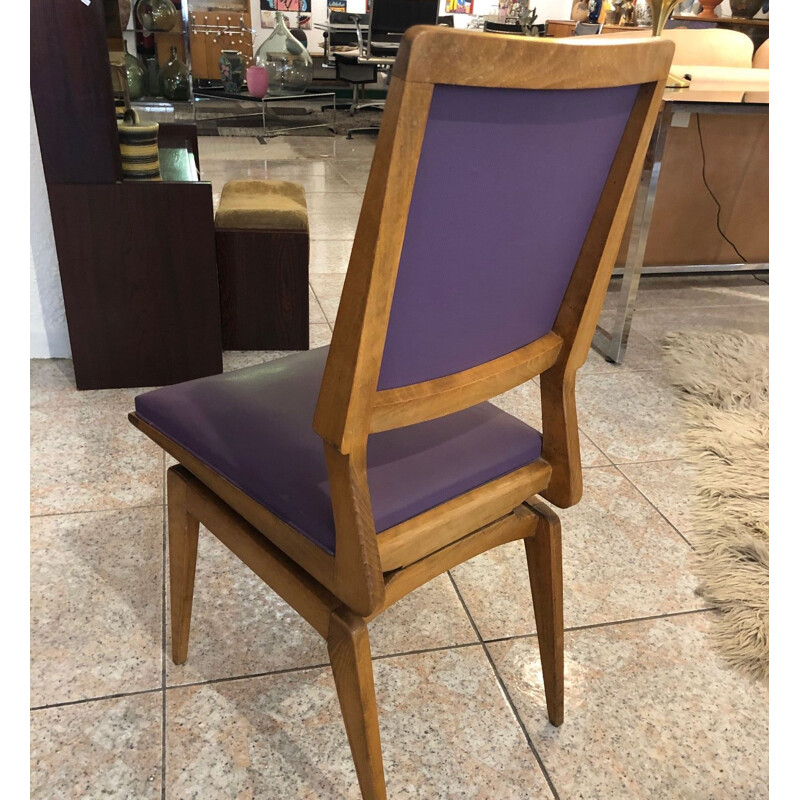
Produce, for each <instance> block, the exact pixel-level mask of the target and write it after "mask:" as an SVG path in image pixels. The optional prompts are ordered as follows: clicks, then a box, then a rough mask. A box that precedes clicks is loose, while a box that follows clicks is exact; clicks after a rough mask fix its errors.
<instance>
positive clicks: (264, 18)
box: [261, 10, 276, 28]
mask: <svg viewBox="0 0 800 800" xmlns="http://www.w3.org/2000/svg"><path fill="white" fill-rule="evenodd" d="M275 22H276V20H275V12H274V11H263V10H262V12H261V27H262V28H274V27H275Z"/></svg>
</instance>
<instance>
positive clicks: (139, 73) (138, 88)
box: [122, 40, 146, 100]
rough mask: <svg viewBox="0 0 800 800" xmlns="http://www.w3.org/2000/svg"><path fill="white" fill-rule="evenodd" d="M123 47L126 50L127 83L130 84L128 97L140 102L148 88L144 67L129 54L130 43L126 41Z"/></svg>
mask: <svg viewBox="0 0 800 800" xmlns="http://www.w3.org/2000/svg"><path fill="white" fill-rule="evenodd" d="M122 46H123V47H124V49H125V82H126V83H127V84H128V97H130V99H131V100H140V99H141V98H142V97H143V96H144V94H145V87H146V80H145V69H144V65H143V64H142V62H141V61H139V59H138V58H136V56H134V55H132V54H131V53H129V52H128V43H127V42H126V41H125V40H123V42H122Z"/></svg>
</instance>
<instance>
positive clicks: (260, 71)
mask: <svg viewBox="0 0 800 800" xmlns="http://www.w3.org/2000/svg"><path fill="white" fill-rule="evenodd" d="M268 83H269V81H268V80H267V70H266V69H265V68H264V67H259V66H252V67H248V68H247V91H248V92H250V94H251V95H253V97H263V96H264V95H265V94H266V93H267V86H268Z"/></svg>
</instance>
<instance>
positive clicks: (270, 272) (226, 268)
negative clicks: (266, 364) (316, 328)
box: [217, 229, 309, 350]
mask: <svg viewBox="0 0 800 800" xmlns="http://www.w3.org/2000/svg"><path fill="white" fill-rule="evenodd" d="M308 259H309V238H308V231H276V230H220V229H217V268H218V270H219V294H220V310H221V315H222V348H223V349H224V350H308V344H309V343H308Z"/></svg>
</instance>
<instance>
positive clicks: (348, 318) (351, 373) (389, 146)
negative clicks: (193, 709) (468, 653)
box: [130, 27, 674, 800]
mask: <svg viewBox="0 0 800 800" xmlns="http://www.w3.org/2000/svg"><path fill="white" fill-rule="evenodd" d="M673 47H674V46H673V45H672V43H670V42H667V41H664V40H647V41H637V42H631V43H626V44H614V43H613V42H611V41H609V43H608V45H601V44H599V43H598V44H596V45H595V46H592V47H581V46H576V45H574V44H572V43H571V42H570V41H569V40H566V41H558V42H556V41H552V40H546V39H545V40H536V39H533V40H529V39H526V38H521V37H514V36H498V35H491V34H476V33H472V32H467V31H459V30H451V29H445V28H437V27H418V28H412V29H411V30H410V31H408V32H407V34H406V37H405V39H404V43H403V45H402V47H401V50H400V52H399V54H398V58H397V62H396V64H395V70H394V77H393V81H392V85H391V89H390V92H389V96H388V98H387V105H386V111H385V123H384V125H383V129H382V131H381V134H380V137H379V139H378V143H377V148H376V151H375V156H374V160H373V164H372V169H371V172H370V176H369V181H368V185H367V190H366V194H365V197H364V203H363V207H362V212H361V216H360V219H359V223H358V228H357V232H356V236H355V241H354V244H353V250H352V255H351V259H350V265H349V269H348V272H347V277H346V280H345V285H344V290H343V293H342V300H341V304H340V307H339V313H338V315H337V321H336V326H335V331H334V334H333V340H332V343H331V347H330V352H329V355H328V360H327V363H326V366H325V372H324V376H323V382H322V387H321V390H320V395H319V400H318V403H317V409H316V415H315V418H314V429H315V431H316V432H317V433H318V434H319V435H320V436H321V437H322V439H323V440H324V443H325V453H326V462H327V467H328V473H329V480H330V492H331V500H332V505H333V512H334V521H335V526H336V552H335V555H333V556H331V555H328V554H327V553H325V552H323V551H322V550H321V549H319V548H318V547H316V546H315V545H313V544H312V543H311V542H310V541H309V540H308V539H306V538H305V537H303V536H302V535H300V534H299V533H298V532H297V531H295V530H294V529H293V528H292V527H291V526H289V525H288V524H286V523H285V522H283V521H281V520H280V519H278V518H277V517H275V516H274V515H273V514H271V513H270V512H269V511H268V510H267V509H266V508H264V507H263V506H261V505H260V504H259V503H257V502H256V501H254V500H253V499H251V498H250V497H248V496H247V495H245V494H244V493H242V492H241V491H240V490H239V489H237V488H236V487H235V486H234V485H233V484H231V483H230V482H229V481H227V480H226V479H225V478H224V477H222V476H221V475H219V474H218V473H216V472H214V471H213V470H212V469H210V468H209V467H208V466H206V465H205V464H204V463H202V462H201V461H199V460H198V459H197V458H195V457H194V456H193V455H192V454H191V453H189V452H188V451H187V450H185V449H184V448H182V447H181V446H179V445H178V444H177V443H176V442H174V441H172V440H171V439H169V438H168V437H166V436H164V435H163V434H161V433H160V432H159V431H157V430H156V429H155V428H153V427H152V426H150V425H148V424H147V423H146V422H145V421H144V420H142V419H140V418H139V417H137V416H136V414H131V415H130V419H131V422H132V423H133V424H134V425H136V426H137V427H138V428H139V429H140V430H142V431H143V432H144V433H146V434H147V435H148V436H149V437H150V438H151V439H153V440H154V441H155V442H156V443H158V444H159V445H161V446H162V447H163V448H164V449H165V450H166V451H167V452H169V453H170V454H171V455H172V456H174V457H175V458H176V459H177V460H178V461H179V462H180V465H179V466H175V467H172V468H171V469H170V470H169V472H168V478H167V491H168V514H169V548H170V597H171V625H172V655H173V660H174V661H175V662H176V663H182V662H183V661H184V660H185V659H186V657H187V653H188V639H189V625H190V618H191V608H192V593H193V587H194V574H195V563H196V558H197V539H198V529H199V524H200V523H201V522H202V523H203V524H204V525H205V526H206V527H207V528H208V529H209V530H210V531H211V532H212V533H213V534H214V535H215V536H217V537H218V538H219V539H220V540H221V541H222V542H223V543H224V544H225V545H226V546H227V547H229V548H230V549H231V550H232V551H233V552H234V553H235V554H236V555H237V556H238V557H239V558H240V559H241V560H242V561H244V563H245V564H247V565H248V566H249V567H250V568H251V569H252V570H253V571H254V572H255V573H256V574H257V575H259V576H260V577H261V578H262V579H263V580H264V581H265V582H266V583H268V584H269V585H270V586H271V587H272V589H274V590H275V592H276V593H278V594H279V595H280V596H281V597H282V598H283V599H284V600H286V602H287V603H289V605H291V606H292V607H293V608H294V609H295V610H297V611H298V612H299V613H300V614H301V615H302V616H303V617H304V618H305V619H306V620H307V621H308V622H309V623H310V624H311V625H312V626H313V627H314V628H315V629H316V630H317V631H318V632H319V633H320V634H321V635H322V636H323V637H324V638H325V639H326V641H327V643H328V652H329V654H330V659H331V666H332V669H333V674H334V679H335V682H336V688H337V693H338V696H339V700H340V704H341V707H342V713H343V717H344V721H345V727H346V730H347V735H348V739H349V742H350V747H351V751H352V754H353V760H354V762H355V766H356V772H357V775H358V780H359V784H360V787H361V792H362V795H363V797H364V798H367V800H377V799H379V798H385V797H386V787H385V782H384V774H383V766H382V759H381V747H380V736H379V728H378V717H377V705H376V700H375V689H374V684H373V676H372V662H371V657H370V649H369V636H368V633H367V627H366V623H368V622H369V621H370V620H372V619H374V618H375V617H376V616H378V615H379V614H380V613H381V612H382V611H384V610H385V609H386V608H388V607H389V606H391V605H392V604H393V603H395V602H397V601H398V600H399V599H400V598H402V597H403V596H405V595H406V594H408V593H409V592H410V591H412V590H413V589H415V588H417V587H418V586H421V585H422V584H424V583H426V582H427V581H429V580H431V579H432V578H434V577H436V576H437V575H439V574H441V573H443V572H444V571H446V570H448V569H450V568H452V567H454V566H456V565H458V564H460V563H462V562H464V561H466V560H468V559H470V558H472V557H474V556H476V555H478V554H480V553H482V552H485V551H487V550H489V549H491V548H493V547H496V546H498V545H500V544H504V543H506V542H510V541H514V540H517V539H523V540H524V541H525V548H526V556H527V562H528V570H529V576H530V583H531V590H532V597H533V606H534V614H535V617H536V626H537V633H538V643H539V650H540V657H541V661H542V669H543V674H544V685H545V697H546V704H547V712H548V717H549V719H550V721H551V722H552V723H553V724H554V725H560V724H561V722H562V720H563V612H562V584H561V535H560V523H559V521H558V517H557V516H556V515H555V513H554V512H553V511H552V510H551V509H550V508H549V507H548V506H547V505H545V504H544V503H543V502H541V501H540V500H539V499H538V498H537V497H536V495H539V496H541V497H543V498H545V499H546V500H548V501H549V502H551V503H552V504H554V505H556V506H558V507H562V508H563V507H567V506H570V505H573V504H574V503H576V502H577V501H578V500H579V499H580V496H581V491H582V478H581V466H580V452H579V444H578V427H577V417H576V407H575V376H576V372H577V370H578V368H579V367H580V366H581V365H582V364H583V363H584V361H585V360H586V357H587V355H588V351H589V346H590V343H591V338H592V334H593V332H594V329H595V326H596V323H597V319H598V317H599V314H600V310H601V308H602V304H603V300H604V297H605V293H606V290H607V287H608V282H609V278H610V275H611V270H612V268H613V265H614V260H615V258H616V254H617V250H618V248H619V245H620V241H621V239H622V235H623V231H624V228H625V223H626V221H627V218H628V214H629V211H630V207H631V203H632V200H633V196H634V193H635V189H636V185H637V181H638V177H639V173H640V171H641V169H642V165H643V162H644V157H645V152H646V149H647V144H648V141H649V138H650V134H651V131H652V128H653V125H654V123H655V119H656V115H657V112H658V108H659V103H660V99H661V94H662V91H663V88H664V82H665V79H666V76H667V73H668V70H669V65H670V62H671V58H672V53H673ZM509 64H513V65H514V68H513V69H509V68H508V65H509ZM631 83H637V84H641V88H640V90H639V92H638V95H637V98H636V100H635V102H634V106H633V109H632V112H631V115H630V118H629V121H628V123H627V125H626V128H625V130H624V133H623V136H622V140H621V143H620V146H619V148H618V150H617V154H616V156H615V158H614V161H613V164H612V166H611V170H610V172H609V175H608V178H607V180H606V184H605V187H604V189H603V192H602V195H601V198H600V201H599V203H598V206H597V209H596V211H595V214H594V217H593V219H592V221H591V224H590V226H589V229H588V231H587V234H586V237H585V240H584V242H583V246H582V248H581V251H580V255H579V256H578V260H577V263H576V266H575V269H574V273H573V275H572V278H571V280H570V283H569V286H568V288H567V292H566V296H565V298H564V301H563V303H562V306H561V308H560V310H559V312H558V315H557V318H556V321H555V324H554V326H553V330H552V331H551V332H550V333H548V334H547V335H545V336H544V337H542V338H541V339H539V340H537V341H535V342H533V343H532V344H530V345H527V346H525V347H522V348H520V349H518V350H516V351H513V352H511V353H509V354H507V355H504V356H502V357H500V358H497V359H495V360H493V361H491V362H488V363H485V364H481V365H479V366H477V367H474V368H472V369H468V370H464V371H463V372H459V373H457V374H454V375H449V376H447V377H444V378H439V379H436V380H431V381H427V382H424V383H419V384H415V385H412V386H405V387H402V388H400V389H389V390H382V391H379V390H378V388H377V386H378V377H379V371H380V365H381V359H382V354H383V346H384V341H385V337H386V330H387V325H388V320H389V313H390V309H391V303H392V296H393V291H394V284H395V278H396V274H397V268H398V264H399V260H400V253H401V248H402V244H403V238H404V234H405V228H406V221H407V217H408V210H409V205H410V202H411V194H412V190H413V186H414V180H415V174H416V168H417V163H418V160H419V156H420V151H421V147H422V141H423V137H424V133H425V120H426V119H427V116H428V111H429V107H430V103H431V98H432V96H433V92H434V87H435V85H437V84H453V85H464V86H482V87H498V88H515V89H573V88H574V89H578V88H601V87H609V86H620V85H630V84H631ZM536 375H540V376H541V378H540V386H541V396H542V418H543V426H542V427H543V430H542V434H543V451H542V456H541V458H540V459H539V460H538V461H536V462H534V463H532V464H529V465H527V466H525V467H522V468H521V469H517V470H515V471H513V472H511V473H510V474H507V475H505V476H503V477H501V478H498V479H496V480H493V481H490V482H489V483H487V484H485V485H483V486H480V487H478V488H477V489H473V490H472V491H470V492H467V493H465V494H463V495H461V496H459V497H456V498H454V499H453V500H450V501H449V502H446V503H443V504H442V505H440V506H437V507H435V508H433V509H431V510H429V511H427V512H424V513H422V514H419V515H418V516H416V517H414V518H412V519H410V520H407V521H406V522H403V523H400V524H398V525H395V526H394V527H392V528H390V529H389V530H387V531H384V532H382V533H381V534H379V535H376V532H375V525H374V521H373V517H372V511H371V506H370V495H369V487H368V482H367V464H366V446H367V439H368V436H369V434H370V433H372V432H376V431H383V430H388V429H391V428H397V427H402V426H405V425H410V424H412V423H415V422H419V421H422V420H428V419H434V418H436V417H440V416H443V415H446V414H450V413H453V412H455V411H459V410H461V409H463V408H466V407H468V406H472V405H474V404H476V403H479V402H482V401H484V400H487V399H490V398H492V397H494V396H496V395H498V394H500V393H502V392H504V391H507V390H508V389H511V388H513V387H514V386H517V385H519V384H520V383H523V382H524V381H527V380H529V379H530V378H532V377H534V376H536Z"/></svg>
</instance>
